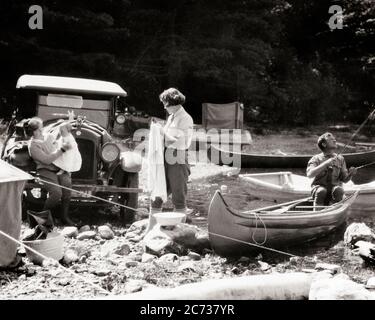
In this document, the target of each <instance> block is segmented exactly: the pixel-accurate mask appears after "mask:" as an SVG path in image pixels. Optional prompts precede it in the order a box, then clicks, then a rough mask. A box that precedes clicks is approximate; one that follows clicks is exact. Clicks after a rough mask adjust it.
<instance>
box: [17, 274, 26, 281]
mask: <svg viewBox="0 0 375 320" xmlns="http://www.w3.org/2000/svg"><path fill="white" fill-rule="evenodd" d="M18 280H21V281H23V280H26V275H25V274H21V275H20V276H19V277H18Z"/></svg>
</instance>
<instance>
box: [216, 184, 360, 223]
mask: <svg viewBox="0 0 375 320" xmlns="http://www.w3.org/2000/svg"><path fill="white" fill-rule="evenodd" d="M358 193H359V191H356V192H354V193H352V194H351V195H349V196H348V197H347V198H345V199H344V200H342V201H340V202H337V203H335V204H332V205H330V206H329V207H328V208H327V209H323V210H319V211H299V212H300V213H298V214H297V213H290V214H288V213H287V212H283V213H273V214H272V211H270V212H271V214H261V213H259V212H260V211H262V209H264V208H259V209H255V210H249V211H245V212H241V211H239V210H234V209H233V208H231V207H230V206H229V205H228V204H227V203H226V201H225V199H224V197H223V195H222V194H221V193H220V192H219V191H216V193H215V195H214V198H213V200H212V201H216V200H215V197H217V196H218V197H220V198H221V201H222V202H223V204H224V206H225V207H226V210H227V211H229V212H230V213H231V214H232V215H233V216H235V217H238V218H242V219H248V220H255V219H259V217H260V218H261V219H262V220H263V221H264V222H265V223H266V222H267V221H272V220H283V221H284V222H285V223H287V220H292V221H295V220H299V219H306V218H311V219H314V218H316V219H320V218H322V217H325V216H330V215H332V216H334V215H337V214H339V213H340V211H345V210H346V209H347V208H348V207H349V206H350V205H351V204H352V203H353V202H354V201H355V199H356V197H357V195H358ZM309 199H311V197H308V198H304V199H300V200H294V201H290V202H286V203H281V204H278V205H275V206H272V207H275V208H277V207H280V208H281V207H282V206H285V205H288V204H294V203H296V204H297V203H300V202H306V201H307V200H309ZM305 212H306V213H305ZM252 213H254V214H253V215H251V214H252Z"/></svg>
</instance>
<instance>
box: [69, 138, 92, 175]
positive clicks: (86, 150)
mask: <svg viewBox="0 0 375 320" xmlns="http://www.w3.org/2000/svg"><path fill="white" fill-rule="evenodd" d="M76 141H77V144H78V149H79V151H80V153H81V157H82V167H81V169H80V170H79V171H77V172H73V173H72V178H73V179H80V180H81V179H83V180H85V179H87V180H90V179H96V168H94V166H96V163H97V162H96V161H95V159H96V151H95V144H94V142H93V141H90V140H86V139H79V138H76Z"/></svg>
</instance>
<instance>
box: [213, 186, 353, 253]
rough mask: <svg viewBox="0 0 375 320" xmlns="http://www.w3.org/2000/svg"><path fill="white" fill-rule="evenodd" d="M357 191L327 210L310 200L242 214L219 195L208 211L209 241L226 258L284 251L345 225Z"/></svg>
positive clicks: (217, 192) (306, 199)
mask: <svg viewBox="0 0 375 320" xmlns="http://www.w3.org/2000/svg"><path fill="white" fill-rule="evenodd" d="M357 195H358V191H357V192H355V193H353V194H352V195H350V196H349V197H347V198H345V199H344V200H342V201H340V202H338V203H335V204H333V205H330V206H325V207H315V208H314V207H313V201H312V199H311V198H305V199H301V200H295V201H291V202H286V203H282V204H279V205H274V206H270V207H265V208H260V209H256V210H250V211H246V212H240V211H238V210H234V209H232V208H230V207H229V206H228V204H227V203H226V202H225V200H224V198H223V196H222V195H221V193H220V192H219V191H216V193H215V195H214V197H213V198H212V200H211V203H210V206H209V210H208V232H209V239H210V243H211V246H212V248H213V249H214V251H215V252H216V253H218V254H220V255H223V256H241V255H245V254H246V253H249V252H253V251H254V249H255V250H258V251H259V246H257V245H262V246H265V247H268V248H283V247H287V246H293V245H297V244H301V243H302V242H306V241H311V240H314V239H317V238H319V237H322V236H324V235H326V234H328V233H329V232H331V231H332V230H334V229H336V228H337V227H339V226H340V225H341V224H342V223H344V222H345V221H346V218H347V211H348V209H349V207H350V206H351V204H352V203H353V202H354V201H355V199H356V197H357Z"/></svg>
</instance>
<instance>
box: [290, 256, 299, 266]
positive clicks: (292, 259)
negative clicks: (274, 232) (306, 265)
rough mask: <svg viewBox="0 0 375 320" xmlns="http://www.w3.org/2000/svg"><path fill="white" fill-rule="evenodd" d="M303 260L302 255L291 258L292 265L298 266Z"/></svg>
mask: <svg viewBox="0 0 375 320" xmlns="http://www.w3.org/2000/svg"><path fill="white" fill-rule="evenodd" d="M301 261H302V258H301V257H291V258H290V259H289V263H290V265H291V266H296V265H297V264H298V263H300V262H301Z"/></svg>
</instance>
